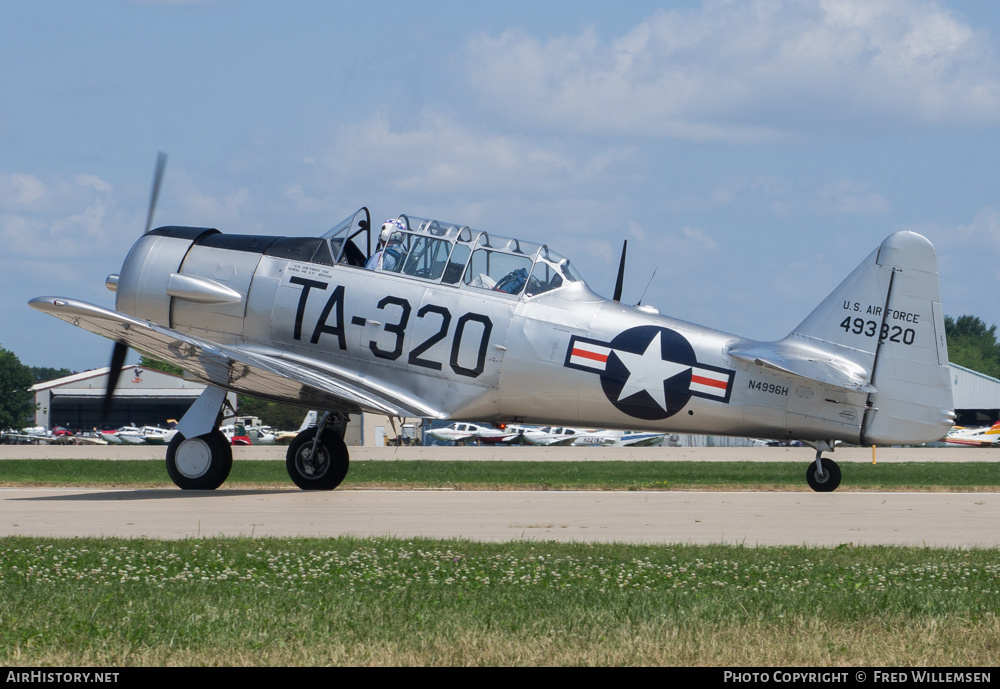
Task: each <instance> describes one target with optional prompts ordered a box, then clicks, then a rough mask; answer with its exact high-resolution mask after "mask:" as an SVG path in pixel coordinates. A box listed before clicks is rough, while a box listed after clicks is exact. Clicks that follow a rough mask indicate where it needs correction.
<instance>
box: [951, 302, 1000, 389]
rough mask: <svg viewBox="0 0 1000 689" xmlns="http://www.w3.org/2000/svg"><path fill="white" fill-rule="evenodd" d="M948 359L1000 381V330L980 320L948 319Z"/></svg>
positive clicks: (965, 317) (975, 318)
mask: <svg viewBox="0 0 1000 689" xmlns="http://www.w3.org/2000/svg"><path fill="white" fill-rule="evenodd" d="M944 330H945V334H946V336H947V338H948V359H949V360H950V361H951V362H952V363H954V364H958V365H959V366H965V367H966V368H971V369H972V370H973V371H979V372H980V373H985V374H986V375H988V376H993V377H994V378H1000V344H998V343H997V327H996V326H995V325H991V326H987V325H986V323H985V321H983V320H982V319H981V318H977V317H976V316H969V315H966V316H959V317H958V318H952V317H951V316H945V317H944Z"/></svg>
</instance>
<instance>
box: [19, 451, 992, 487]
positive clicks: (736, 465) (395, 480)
mask: <svg viewBox="0 0 1000 689" xmlns="http://www.w3.org/2000/svg"><path fill="white" fill-rule="evenodd" d="M807 464H808V462H803V463H801V464H798V463H789V462H517V461H514V462H477V461H455V462H450V461H423V460H416V461H362V462H353V463H352V464H351V471H350V473H349V474H348V476H347V480H346V481H345V482H344V484H343V487H344V488H404V487H411V488H441V487H451V488H456V489H463V490H498V489H518V490H693V489H715V490H808V488H807V487H806V483H805V471H806V466H807ZM842 468H843V474H844V479H843V483H841V486H840V488H839V489H838V490H841V491H843V490H961V491H975V490H996V489H997V487H998V486H1000V463H989V462H974V463H946V462H908V463H899V464H896V463H893V464H877V465H871V464H866V463H859V464H854V463H851V464H846V465H843V467H842ZM0 485H5V486H101V487H118V486H131V487H171V486H173V484H172V483H171V482H170V479H169V478H168V477H167V473H166V469H165V468H164V465H163V462H162V461H158V460H123V461H111V460H96V459H80V460H60V459H46V460H5V461H3V462H0ZM264 486H268V487H270V486H286V487H289V488H291V487H292V484H291V481H290V479H289V478H288V474H287V473H286V472H285V463H284V462H280V461H243V462H235V463H234V464H233V471H232V474H230V477H229V480H228V481H227V482H226V487H228V488H234V487H264Z"/></svg>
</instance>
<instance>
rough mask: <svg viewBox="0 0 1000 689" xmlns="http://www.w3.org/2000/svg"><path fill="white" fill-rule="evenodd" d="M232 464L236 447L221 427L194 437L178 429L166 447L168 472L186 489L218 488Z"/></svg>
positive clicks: (180, 486) (227, 474)
mask: <svg viewBox="0 0 1000 689" xmlns="http://www.w3.org/2000/svg"><path fill="white" fill-rule="evenodd" d="M232 468H233V448H232V447H230V446H229V441H228V440H226V436H225V435H223V433H222V431H220V430H218V429H216V430H214V431H212V432H211V433H208V434H206V435H199V436H197V437H195V438H185V437H184V436H183V435H181V434H180V433H176V434H175V435H174V437H173V439H172V440H171V441H170V445H169V446H168V447H167V473H168V474H170V480H171V481H173V482H174V483H176V484H177V487H178V488H181V489H183V490H215V489H216V488H218V487H219V486H221V485H222V484H223V483H225V481H226V479H227V478H229V472H230V471H231V470H232Z"/></svg>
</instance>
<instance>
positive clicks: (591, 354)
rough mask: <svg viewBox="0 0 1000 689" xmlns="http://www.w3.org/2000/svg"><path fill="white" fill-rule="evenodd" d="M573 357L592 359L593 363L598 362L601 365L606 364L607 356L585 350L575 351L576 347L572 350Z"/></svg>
mask: <svg viewBox="0 0 1000 689" xmlns="http://www.w3.org/2000/svg"><path fill="white" fill-rule="evenodd" d="M573 356H578V357H581V358H584V359H593V360H594V361H600V362H601V363H602V364H606V363H607V362H608V355H607V354H600V353H598V352H590V351H587V350H586V349H577V348H576V347H574V348H573Z"/></svg>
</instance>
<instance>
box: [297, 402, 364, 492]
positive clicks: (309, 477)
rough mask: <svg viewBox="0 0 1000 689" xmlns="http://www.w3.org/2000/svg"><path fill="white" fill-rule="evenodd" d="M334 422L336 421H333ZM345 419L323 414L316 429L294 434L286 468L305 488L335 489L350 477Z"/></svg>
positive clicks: (300, 486) (298, 483)
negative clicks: (345, 441) (344, 428)
mask: <svg viewBox="0 0 1000 689" xmlns="http://www.w3.org/2000/svg"><path fill="white" fill-rule="evenodd" d="M331 421H333V423H331ZM345 423H346V418H341V417H340V415H338V417H337V418H336V419H333V417H332V416H331V414H330V412H327V413H326V414H324V415H323V418H322V419H321V420H320V422H319V424H318V425H317V426H316V427H315V428H307V429H306V430H304V431H302V432H301V433H299V434H298V435H297V436H295V439H294V440H293V441H292V443H291V445H289V446H288V453H287V454H286V455H285V468H286V469H287V470H288V475H289V476H291V478H292V481H293V482H294V483H295V485H296V486H298V487H299V488H301V489H302V490H333V489H334V488H336V487H337V486H339V485H340V483H341V481H343V480H344V478H345V477H346V476H347V470H348V469H349V468H350V457H349V453H348V451H347V445H345V444H344V437H343V436H344V432H343V427H344V424H345Z"/></svg>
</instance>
